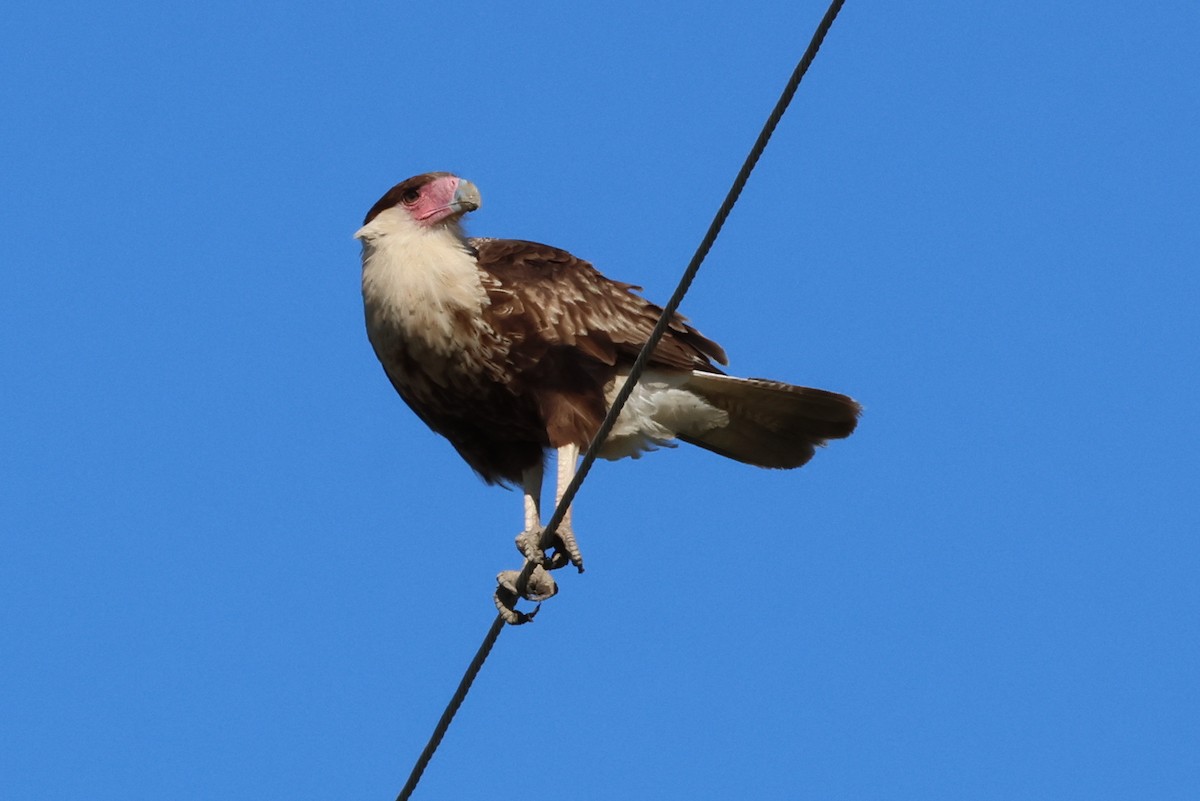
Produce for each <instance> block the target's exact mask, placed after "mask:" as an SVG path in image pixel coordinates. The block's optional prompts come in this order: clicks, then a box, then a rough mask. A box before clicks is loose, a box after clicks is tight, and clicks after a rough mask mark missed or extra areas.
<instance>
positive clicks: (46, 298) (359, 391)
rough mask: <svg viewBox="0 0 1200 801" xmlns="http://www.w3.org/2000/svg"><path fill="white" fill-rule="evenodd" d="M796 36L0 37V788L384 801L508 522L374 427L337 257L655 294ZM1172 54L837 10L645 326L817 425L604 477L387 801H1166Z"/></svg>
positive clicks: (1190, 497) (1177, 252)
mask: <svg viewBox="0 0 1200 801" xmlns="http://www.w3.org/2000/svg"><path fill="white" fill-rule="evenodd" d="M824 9H825V6H824V4H823V3H816V2H803V3H789V2H763V3H752V4H746V3H700V4H697V3H684V2H664V3H656V4H646V3H633V2H615V3H604V4H593V5H591V6H589V5H588V4H573V5H571V4H567V5H564V4H561V3H546V2H533V3H523V4H518V5H517V6H511V5H509V4H495V3H481V2H471V1H467V2H462V3H457V4H452V5H447V4H438V3H424V4H412V3H399V2H392V3H376V4H364V3H352V4H336V5H330V4H315V3H314V4H297V3H229V2H224V1H223V0H217V2H213V3H177V2H165V3H140V4H129V3H122V2H115V3H107V4H83V3H63V2H55V1H54V0H51V1H50V2H43V3H36V4H33V3H27V4H18V5H16V6H13V7H12V8H10V9H8V10H7V11H6V12H5V16H6V21H5V23H4V25H3V26H2V27H0V74H3V76H4V79H3V81H0V100H2V104H3V109H4V124H3V125H2V126H0V165H2V167H0V172H2V176H0V182H2V184H3V192H2V193H0V264H2V265H3V270H4V289H3V291H0V315H2V320H3V325H2V326H0V373H2V375H3V379H2V380H3V384H2V393H0V643H2V645H0V651H2V656H0V795H3V796H4V797H5V798H13V799H23V800H25V799H54V800H57V799H64V798H71V797H76V798H78V797H83V798H89V799H105V800H106V799H121V801H127V800H128V799H172V800H173V801H188V800H190V799H196V800H198V801H199V800H203V801H212V800H213V799H275V798H280V799H283V798H287V799H333V798H337V799H391V798H393V797H394V796H395V794H396V792H397V791H398V790H399V788H400V786H401V784H402V783H403V780H404V778H405V777H406V776H407V774H408V771H409V768H410V767H411V765H412V762H413V760H414V759H415V757H416V755H417V753H418V751H419V750H420V748H421V746H422V745H423V744H424V743H425V740H426V738H427V736H428V735H429V732H430V730H431V728H432V726H433V724H434V722H435V720H436V718H437V716H438V714H439V713H440V711H441V708H442V706H443V704H444V703H445V702H446V700H447V698H448V697H449V694H450V692H451V691H452V689H453V687H454V685H455V683H456V682H457V680H458V677H459V675H460V674H461V672H462V670H463V668H464V667H465V666H466V663H467V661H468V660H469V658H470V656H471V655H472V653H473V652H474V649H475V648H476V646H477V645H478V642H479V640H480V638H481V637H482V636H483V634H484V632H485V630H486V629H487V627H488V624H489V623H490V621H491V620H492V617H493V609H492V606H491V600H490V593H491V590H492V586H493V577H494V575H495V573H496V572H498V571H499V570H501V569H506V568H514V567H517V566H518V564H519V562H518V560H517V555H516V552H515V550H514V548H513V546H512V537H513V535H515V534H516V532H517V531H518V529H519V528H520V524H521V518H520V497H519V495H518V494H516V493H512V492H505V491H503V490H500V489H496V488H488V487H485V486H484V485H483V484H482V483H481V482H479V481H478V480H477V479H476V478H475V477H474V476H473V475H472V474H471V472H470V471H469V470H468V469H467V468H466V466H465V465H464V464H462V463H461V462H460V461H459V459H458V457H457V456H456V455H455V454H454V452H453V451H452V449H451V448H450V447H449V446H448V445H446V444H445V443H444V442H443V441H441V440H439V439H438V438H436V437H435V436H434V435H432V434H430V433H428V432H427V431H426V430H424V428H423V427H422V425H421V424H420V423H419V421H418V420H417V419H416V418H415V417H414V416H413V415H412V414H411V413H409V411H408V410H407V408H406V407H405V406H404V405H403V403H401V401H400V400H399V399H398V398H396V397H395V396H394V394H393V392H392V390H391V388H390V387H389V385H388V383H387V381H386V380H385V379H384V376H383V374H382V372H381V370H380V369H379V366H378V365H377V363H376V362H375V358H374V356H373V355H372V353H371V351H370V348H369V346H368V345H367V342H366V338H365V335H364V332H363V325H362V320H361V302H360V297H359V288H358V282H359V275H358V273H359V265H358V247H357V244H356V243H355V242H354V241H353V240H352V238H351V236H352V234H353V232H354V230H355V229H356V228H357V227H358V225H359V223H360V221H361V219H362V215H363V214H364V212H365V210H366V209H367V208H368V207H369V206H370V205H371V204H372V203H373V202H374V201H375V200H376V198H377V197H378V196H379V195H380V194H381V193H382V192H383V191H384V190H385V189H386V188H387V187H389V186H390V185H391V184H393V183H394V182H396V181H398V180H400V179H402V178H405V177H407V176H409V175H412V174H414V173H418V172H424V171H426V170H431V169H445V170H452V171H455V172H457V173H459V174H461V175H463V176H465V177H467V178H469V179H471V180H472V181H474V182H475V183H476V184H477V185H478V186H479V187H480V189H481V191H482V193H483V198H484V207H483V209H481V210H480V211H479V212H477V213H476V214H475V215H473V219H472V220H471V230H472V232H473V233H476V234H480V235H493V236H510V237H520V238H526V239H534V240H541V241H545V242H548V243H551V244H555V245H559V246H562V247H566V248H568V249H570V250H572V251H573V252H575V253H577V254H578V255H580V256H582V257H584V258H587V259H590V260H591V261H593V262H594V263H595V264H596V265H597V266H598V267H599V268H600V269H601V270H603V271H604V272H606V273H607V274H609V275H611V276H613V277H616V278H621V279H625V280H629V281H634V282H637V283H640V284H642V285H644V286H645V287H646V294H647V295H648V296H649V297H651V298H652V299H656V300H659V301H662V300H665V298H666V297H667V296H668V294H669V293H670V290H671V289H672V287H673V286H674V283H675V280H676V278H677V276H678V274H679V272H680V270H681V269H682V268H683V266H684V264H686V262H687V260H688V258H689V257H690V255H691V253H692V251H693V249H694V247H695V245H696V243H697V241H698V240H699V238H700V236H701V234H702V233H703V231H704V229H705V227H706V226H707V224H708V221H709V220H710V218H711V216H712V214H713V212H714V211H715V209H716V207H717V205H718V204H719V202H720V200H721V198H722V196H723V194H724V192H725V190H726V188H727V187H728V185H729V182H730V181H731V179H732V177H733V175H734V173H735V171H736V169H737V167H738V166H739V164H740V163H741V160H742V158H743V157H744V155H745V153H746V151H747V150H748V149H749V147H750V144H751V142H752V141H753V138H754V136H755V134H756V133H757V131H758V128H759V126H760V125H761V124H762V121H763V119H764V117H765V116H766V114H767V112H768V111H769V109H770V107H771V105H772V103H773V102H774V100H775V98H776V96H777V95H778V92H779V90H780V88H781V87H782V85H783V82H784V81H785V79H786V77H787V75H788V73H789V71H790V70H791V69H792V66H793V65H794V63H795V60H796V59H797V58H798V56H799V54H800V53H801V52H802V50H803V47H804V45H805V44H806V43H807V41H808V39H809V36H810V35H811V32H812V30H813V27H814V26H815V24H816V22H817V20H818V19H819V18H820V16H821V14H822V13H823V12H824ZM1197 41H1200V7H1198V6H1197V5H1196V4H1195V3H1194V2H1191V0H1187V1H1186V2H1185V1H1182V0H1181V1H1180V2H1164V3H1155V4H1147V5H1144V6H1131V5H1129V4H1127V3H1113V2H1099V3H1092V2H1087V3H1084V2H1066V3H1056V4H1049V3H1033V2H1015V3H1003V4H995V5H991V6H987V5H981V4H974V3H958V2H941V3H926V4H915V5H914V4H896V3H874V4H871V3H862V2H855V0H850V2H849V5H848V6H847V7H846V9H845V10H844V11H843V13H842V16H841V18H840V19H839V21H838V23H837V24H836V25H835V27H834V29H833V31H832V33H831V35H830V37H829V39H828V40H827V42H826V46H825V48H824V50H823V51H822V52H821V54H820V56H819V58H818V59H817V62H816V64H815V66H814V67H813V69H812V70H811V72H810V73H809V76H808V78H807V80H806V82H805V85H804V86H803V87H802V89H801V91H800V94H799V96H798V98H797V101H796V103H795V104H794V106H793V108H792V110H791V112H790V113H789V116H788V117H787V118H786V119H785V120H784V122H783V124H782V125H781V126H780V128H779V130H778V132H777V135H776V137H775V139H774V140H773V142H772V144H771V147H770V149H769V150H768V152H767V154H766V156H765V158H764V159H763V160H762V162H761V164H760V166H759V169H758V171H757V172H756V173H755V175H754V177H753V179H752V180H751V183H750V186H749V188H748V189H747V191H746V194H745V196H744V198H743V200H742V203H741V204H740V205H739V206H738V207H737V209H736V210H735V212H734V214H733V216H732V217H731V219H730V220H729V223H728V225H727V227H726V229H725V232H724V234H723V236H722V239H721V240H720V241H719V243H718V244H717V246H716V248H715V249H714V251H713V253H712V255H711V257H710V259H709V260H708V262H707V263H706V265H705V268H704V270H703V271H702V272H701V275H700V278H699V280H698V281H697V283H696V285H695V287H694V289H693V291H692V292H691V294H690V295H689V296H688V298H687V300H686V302H685V304H684V307H683V310H684V312H685V313H686V314H688V315H689V316H690V317H691V318H692V319H693V320H694V321H695V322H696V323H697V325H698V326H699V327H700V328H701V329H702V330H703V331H704V332H705V333H706V334H708V335H709V336H712V337H713V338H715V339H717V340H718V341H720V342H721V343H722V344H723V345H724V346H725V347H726V349H727V350H728V351H729V353H730V354H731V356H732V369H733V370H734V371H735V372H739V373H741V374H744V375H745V374H748V375H761V376H769V377H773V378H779V379H785V380H789V381H793V382H795V383H801V384H808V385H814V386H821V387H827V388H830V389H836V390H840V391H843V392H847V393H849V394H852V395H854V396H855V397H857V398H858V399H860V400H861V401H862V402H863V403H864V404H865V406H866V414H865V416H864V418H863V421H862V424H861V426H860V428H859V431H858V433H857V434H855V436H854V437H853V438H852V439H850V440H848V441H846V442H841V443H837V444H836V445H835V446H833V447H830V448H829V449H827V450H826V451H823V452H822V453H820V454H818V457H817V458H816V459H815V460H814V461H813V463H812V464H811V465H809V466H808V467H807V468H805V469H804V470H802V471H800V472H793V473H774V472H766V471H759V470H755V469H752V468H748V467H745V466H742V465H738V464H732V463H726V462H724V461H723V460H720V459H718V458H716V457H714V456H712V455H711V454H708V453H705V452H700V451H695V450H691V449H687V448H680V449H678V450H675V451H670V452H662V453H658V454H655V455H653V456H652V457H651V458H647V459H643V460H641V461H640V462H623V463H616V464H609V463H602V464H600V465H599V466H598V468H597V470H596V471H595V472H594V473H593V475H592V477H591V479H590V480H589V481H588V483H587V484H586V485H585V487H584V490H583V493H582V495H581V498H580V501H579V503H578V506H577V509H576V516H577V517H576V530H577V532H578V533H579V535H580V538H581V542H582V544H583V545H584V547H585V549H586V550H587V552H588V564H589V570H588V572H587V573H586V574H585V575H583V576H574V575H566V576H563V579H562V582H561V584H562V592H561V594H560V595H559V597H557V598H555V599H554V600H553V601H551V602H549V603H548V604H547V605H546V607H545V608H544V609H543V612H542V615H541V616H540V618H539V619H538V621H537V622H536V624H534V625H533V626H527V627H525V628H523V629H521V630H516V631H508V632H505V634H504V636H503V637H502V638H501V639H500V642H499V644H498V646H497V648H496V650H495V652H494V653H493V656H492V659H491V661H490V662H489V663H488V665H487V666H486V667H485V669H484V671H483V674H482V676H481V678H480V680H479V682H478V683H477V684H476V687H475V689H474V691H473V693H472V695H471V697H470V698H469V699H468V700H467V703H466V705H465V706H464V707H463V709H462V711H461V712H460V714H459V718H458V720H457V721H456V723H455V725H454V727H452V728H451V730H450V734H449V736H448V738H447V740H446V742H445V743H444V745H443V747H442V750H441V751H440V752H439V753H438V755H437V757H436V758H435V760H434V762H433V764H432V766H431V768H430V770H429V772H428V773H427V774H426V777H425V779H424V782H423V784H422V786H421V788H420V789H419V790H418V795H417V798H422V799H439V798H446V799H467V798H502V797H505V796H507V795H510V794H511V795H522V796H528V795H533V796H534V797H546V798H556V799H600V798H614V797H616V798H623V797H632V798H653V799H697V798H752V799H756V801H773V800H774V799H796V798H814V799H921V801H927V800H928V799H964V798H969V799H1043V798H1045V799H1049V798H1053V799H1088V800H1089V801H1092V800H1094V799H1128V798H1152V799H1185V798H1186V799H1191V798H1195V797H1196V792H1197V790H1196V788H1197V787H1198V786H1200V714H1198V710H1200V592H1198V591H1197V575H1198V574H1200V541H1198V538H1200V525H1198V523H1200V519H1198V518H1200V516H1198V515H1197V512H1196V504H1197V494H1198V493H1197V490H1198V488H1200V480H1198V479H1200V469H1198V464H1197V462H1198V456H1197V449H1198V444H1200V424H1198V415H1197V401H1196V398H1197V396H1198V394H1200V380H1198V378H1197V372H1198V370H1197V368H1198V367H1200V360H1198V359H1197V350H1198V342H1200V311H1198V307H1200V275H1198V271H1197V267H1198V264H1200V258H1198V254H1200V189H1198V187H1200V169H1198V168H1200V155H1198V152H1200V145H1198V143H1200V82H1198V81H1197V76H1198V75H1200V55H1198V53H1200V51H1198V50H1197V45H1196V42H1197ZM541 785H544V786H541ZM539 793H540V794H542V795H541V796H539V795H538V794H539Z"/></svg>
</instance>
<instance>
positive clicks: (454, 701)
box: [396, 0, 845, 801]
mask: <svg viewBox="0 0 1200 801" xmlns="http://www.w3.org/2000/svg"><path fill="white" fill-rule="evenodd" d="M844 4H845V0H833V2H832V3H830V5H829V9H828V10H827V11H826V12H825V16H824V17H822V18H821V22H820V24H818V25H817V30H816V32H815V33H814V34H813V37H812V41H810V42H809V44H808V48H807V49H805V51H804V55H803V56H801V58H800V62H799V63H798V64H797V65H796V69H795V70H793V71H792V76H791V78H790V79H789V80H788V82H787V86H785V87H784V90H783V93H782V94H781V95H780V96H779V100H778V101H777V102H776V103H775V108H774V109H772V111H771V114H770V116H769V117H767V121H766V123H765V124H764V125H763V129H762V131H761V132H760V133H759V134H758V139H757V140H755V142H754V146H753V147H752V148H750V154H749V155H748V156H746V161H745V162H744V163H743V164H742V168H741V170H739V171H738V174H737V177H736V178H735V179H734V181H733V186H731V187H730V189H729V192H728V194H726V196H725V201H724V202H723V203H722V204H721V207H720V209H718V210H717V214H716V216H715V217H714V218H713V221H712V223H711V224H710V225H709V226H708V231H707V233H705V235H704V239H702V240H701V242H700V245H699V247H697V248H696V253H695V254H694V255H693V256H692V260H691V261H690V262H689V263H688V266H687V268H686V269H685V270H684V271H683V276H682V277H681V278H680V279H679V285H678V286H677V287H676V288H675V292H674V294H672V295H671V299H670V300H668V301H667V304H666V305H665V306H664V307H663V310H662V314H661V315H660V316H659V318H658V323H657V324H656V325H655V326H654V330H653V331H651V332H650V337H649V338H648V339H647V340H646V344H645V345H643V346H642V350H641V352H639V353H638V356H637V359H636V360H635V361H634V363H633V366H632V367H631V368H630V370H629V377H628V378H627V379H626V380H625V383H624V385H622V387H621V391H620V392H618V393H617V395H616V397H615V398H613V403H612V406H611V407H610V408H609V410H608V414H607V415H605V417H604V422H602V423H601V424H600V428H599V430H597V431H596V435H595V436H594V437H592V441H591V444H589V445H588V448H587V451H585V452H584V454H583V459H582V460H581V461H580V463H579V468H578V470H576V472H575V476H574V478H572V479H571V482H570V483H569V484H567V488H566V490H565V491H564V492H563V495H562V499H561V500H559V502H558V505H557V506H556V507H555V508H554V514H553V515H551V516H550V520H549V521H548V522H547V523H546V527H545V529H543V531H542V537H541V542H540V547H541V548H543V549H544V548H546V547H548V546H549V545H550V541H551V539H552V538H553V536H554V532H555V531H556V530H557V529H558V526H559V525H560V524H561V523H562V521H563V518H564V517H565V516H566V513H567V509H569V508H570V507H571V502H572V501H573V500H574V499H575V495H576V494H577V493H578V492H579V487H580V486H581V485H582V484H583V481H584V479H586V478H587V475H588V472H589V471H590V470H591V469H592V464H593V463H594V462H595V461H596V455H597V454H598V453H599V451H600V447H601V445H602V444H603V443H604V440H605V438H606V437H608V434H609V432H610V431H612V428H613V425H615V424H616V420H617V416H618V415H619V414H620V413H621V409H622V408H623V407H624V406H625V402H626V401H627V400H629V396H630V394H632V392H633V388H634V387H635V386H636V385H637V382H638V379H639V378H640V377H641V374H642V372H643V371H644V370H645V369H646V362H647V361H648V360H649V359H650V354H651V353H653V352H654V349H655V347H657V345H658V342H659V340H661V339H662V337H663V334H664V333H665V332H666V330H667V327H668V326H669V325H670V324H671V321H672V319H673V318H674V316H675V310H676V309H678V308H679V304H680V303H682V302H683V296H684V295H686V294H687V291H688V289H689V288H690V287H691V285H692V281H693V280H694V279H695V277H696V273H698V272H699V271H700V265H701V263H703V261H704V259H705V257H706V256H708V252H709V251H710V250H711V249H712V246H713V243H714V242H716V241H717V236H718V235H719V234H720V233H721V228H722V227H723V226H724V225H725V220H726V218H728V217H729V213H730V212H731V211H733V207H734V205H735V204H736V203H737V201H738V197H739V196H740V195H741V194H742V190H743V189H744V188H745V187H746V182H747V181H748V180H749V179H750V173H752V172H753V171H754V167H755V165H757V164H758V160H759V158H760V157H761V156H762V154H763V151H764V150H766V147H767V142H768V141H769V140H770V138H771V134H773V133H774V132H775V127H776V126H777V125H778V124H779V121H780V120H781V119H782V118H783V114H784V112H785V111H787V107H788V105H789V104H790V103H791V102H792V98H793V97H794V96H795V94H796V90H797V89H798V88H799V87H800V81H801V80H803V78H804V74H805V73H806V72H808V68H809V66H810V65H811V64H812V62H813V59H814V58H816V55H817V51H818V50H820V48H821V43H822V42H823V41H825V34H827V33H828V32H829V29H830V28H831V27H832V26H833V21H834V20H835V19H836V18H837V15H838V12H839V11H841V10H842V6H843V5H844ZM534 567H535V565H534V563H533V562H530V561H528V560H527V561H526V562H525V566H524V567H523V568H522V569H521V573H520V575H519V577H518V578H517V582H516V585H517V588H518V589H524V588H525V586H526V584H527V583H528V582H529V577H530V576H531V575H532V574H533V570H534ZM504 627H505V623H504V618H503V617H502V616H501V615H496V619H495V620H494V621H492V626H491V628H490V629H488V633H487V635H485V636H484V638H483V643H482V644H481V645H480V646H479V650H478V651H476V653H475V658H474V659H472V660H471V664H470V665H468V666H467V671H466V673H464V674H463V677H462V680H461V681H459V683H458V688H457V689H456V690H455V692H454V696H453V697H452V698H451V699H450V703H449V704H448V705H447V706H446V709H445V711H444V712H442V716H441V718H440V719H439V720H438V723H437V726H435V727H434V730H433V734H432V735H431V736H430V738H429V742H428V743H426V745H425V748H424V749H423V750H422V751H421V755H420V757H418V758H417V763H416V765H414V766H413V769H412V773H411V774H410V775H409V777H408V781H407V782H405V784H404V787H403V789H401V790H400V795H398V796H396V801H408V798H409V797H410V796H411V795H412V793H413V791H414V790H415V789H416V787H417V783H418V782H419V781H420V780H421V775H422V774H423V773H424V772H425V768H426V767H427V766H428V765H429V761H430V760H431V759H433V754H434V752H435V751H436V750H437V748H438V745H440V744H441V742H442V738H443V737H444V736H445V734H446V730H447V729H449V728H450V722H451V721H452V720H453V719H454V715H455V713H457V712H458V708H459V707H460V706H462V703H463V701H464V700H465V699H466V697H467V693H468V692H469V691H470V689H471V685H472V684H473V683H474V681H475V677H476V676H477V675H478V674H479V671H480V669H481V668H482V667H483V663H484V661H486V660H487V657H488V654H489V653H490V652H491V650H492V646H493V645H495V644H496V640H497V639H499V637H500V632H501V631H503V630H504Z"/></svg>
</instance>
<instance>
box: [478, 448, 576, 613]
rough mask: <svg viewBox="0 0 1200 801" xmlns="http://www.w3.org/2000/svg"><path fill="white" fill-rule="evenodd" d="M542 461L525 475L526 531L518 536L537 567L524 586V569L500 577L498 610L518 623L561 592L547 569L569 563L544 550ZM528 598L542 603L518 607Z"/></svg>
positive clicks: (562, 557)
mask: <svg viewBox="0 0 1200 801" xmlns="http://www.w3.org/2000/svg"><path fill="white" fill-rule="evenodd" d="M542 473H543V467H542V463H541V462H538V463H537V464H536V465H534V466H533V467H530V468H529V469H528V470H526V471H525V472H524V474H523V475H522V476H521V485H522V489H523V491H524V496H525V530H524V531H522V532H521V533H520V534H518V535H517V539H516V542H517V550H519V551H520V552H521V554H522V555H523V556H524V557H525V558H526V559H527V560H528V561H530V562H533V563H534V565H535V567H534V568H533V572H532V573H531V574H530V576H529V581H528V582H526V584H525V586H524V587H519V586H518V584H519V583H520V581H519V580H520V576H521V571H520V570H505V571H504V572H502V573H500V574H499V575H498V576H496V585H497V586H496V594H495V596H494V600H495V602H496V610H497V611H498V612H500V615H501V616H502V617H503V618H504V620H505V621H506V622H507V623H509V624H511V625H514V626H519V625H521V624H522V623H528V622H529V621H531V620H533V616H534V615H536V614H537V612H538V609H540V608H541V607H540V604H541V602H542V601H544V600H546V599H547V598H549V597H551V596H552V595H554V594H555V593H557V592H558V586H557V585H556V584H555V583H554V579H553V578H551V577H550V574H549V573H548V572H547V569H550V570H553V569H555V568H559V567H562V566H563V565H565V564H566V563H567V557H566V556H565V555H563V554H559V553H555V554H553V555H552V556H551V557H549V558H547V556H546V553H545V551H543V550H542V547H541V540H542V531H543V530H544V529H543V528H542V514H541V513H542ZM520 598H525V599H526V600H529V601H536V602H538V604H539V606H538V607H537V608H536V609H534V610H533V611H532V612H522V611H520V610H519V609H517V600H518V599H520Z"/></svg>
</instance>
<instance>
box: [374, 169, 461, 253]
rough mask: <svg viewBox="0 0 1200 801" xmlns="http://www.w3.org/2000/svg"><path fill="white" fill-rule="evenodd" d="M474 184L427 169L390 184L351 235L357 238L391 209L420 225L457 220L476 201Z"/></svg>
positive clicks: (448, 174) (432, 224)
mask: <svg viewBox="0 0 1200 801" xmlns="http://www.w3.org/2000/svg"><path fill="white" fill-rule="evenodd" d="M480 202H481V201H480V198H479V190H478V189H477V188H476V187H475V184H473V183H471V182H470V181H466V180H463V179H462V178H459V177H458V176H457V175H452V174H450V173H448V172H427V173H425V174H424V175H416V176H413V177H412V178H409V179H407V180H405V181H401V182H400V183H398V184H396V185H395V186H393V187H392V188H391V189H389V190H388V191H387V192H386V193H385V194H384V196H383V197H381V198H379V200H378V201H377V202H376V203H375V205H374V206H372V207H371V210H370V211H368V212H367V216H366V219H364V220H363V229H360V230H359V232H358V233H357V234H355V236H357V237H359V238H360V239H361V238H362V237H363V235H364V230H365V229H366V227H367V226H369V225H370V224H371V222H372V221H374V220H375V218H376V217H378V216H379V215H380V214H383V213H384V212H388V211H392V210H395V212H396V213H397V214H399V215H402V219H405V220H409V221H411V222H413V223H416V224H417V225H418V226H421V227H424V228H433V227H434V226H436V225H438V224H441V223H445V222H446V221H449V222H451V223H456V222H458V220H459V218H461V217H462V215H464V214H466V213H467V212H469V211H474V210H475V209H477V208H479V205H480Z"/></svg>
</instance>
